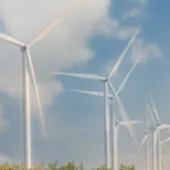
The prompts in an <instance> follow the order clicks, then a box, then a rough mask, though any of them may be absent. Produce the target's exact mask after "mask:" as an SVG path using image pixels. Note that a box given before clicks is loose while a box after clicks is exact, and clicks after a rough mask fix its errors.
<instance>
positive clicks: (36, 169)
mask: <svg viewBox="0 0 170 170" xmlns="http://www.w3.org/2000/svg"><path fill="white" fill-rule="evenodd" d="M0 170H26V169H24V167H23V165H22V164H20V165H19V164H18V165H17V164H14V165H10V164H9V163H8V162H6V163H5V164H3V165H1V166H0ZM30 170H87V168H85V167H84V165H83V163H82V162H81V163H80V164H79V165H75V163H74V161H72V162H68V163H67V164H66V165H62V166H60V167H58V162H57V161H54V162H52V163H49V164H48V166H47V167H45V166H44V164H43V163H42V164H40V165H33V168H32V169H30ZM90 170H107V168H105V166H104V165H102V166H100V167H99V168H92V169H90ZM120 170H135V167H134V166H133V165H131V166H125V165H121V166H120Z"/></svg>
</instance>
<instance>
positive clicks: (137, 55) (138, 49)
mask: <svg viewBox="0 0 170 170" xmlns="http://www.w3.org/2000/svg"><path fill="white" fill-rule="evenodd" d="M131 57H132V61H136V60H137V59H140V62H141V63H147V62H148V60H149V59H153V58H158V59H162V55H161V51H160V48H159V46H157V45H156V44H155V43H148V42H145V41H144V40H143V39H142V38H139V39H137V40H136V42H135V43H134V44H133V46H132V50H131Z"/></svg>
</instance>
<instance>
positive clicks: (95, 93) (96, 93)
mask: <svg viewBox="0 0 170 170" xmlns="http://www.w3.org/2000/svg"><path fill="white" fill-rule="evenodd" d="M70 91H72V92H76V93H82V94H88V95H92V96H100V97H103V96H104V94H103V92H97V91H87V90H77V89H70ZM108 97H109V98H112V97H113V96H112V95H110V94H109V95H108Z"/></svg>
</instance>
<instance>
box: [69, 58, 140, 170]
mask: <svg viewBox="0 0 170 170" xmlns="http://www.w3.org/2000/svg"><path fill="white" fill-rule="evenodd" d="M138 61H139V60H136V62H135V63H134V64H133V65H132V67H131V68H130V70H129V72H128V73H127V74H126V76H125V78H124V79H123V81H122V83H121V84H120V86H119V88H118V90H117V94H118V95H119V93H120V92H121V91H122V90H123V88H124V86H125V85H126V83H127V81H128V80H129V78H130V75H131V74H132V72H133V70H134V69H135V67H136V65H137V63H138ZM70 91H73V92H77V93H82V94H88V95H93V96H98V97H103V96H104V93H103V92H96V91H86V90H77V89H71V90H70ZM108 98H109V100H110V104H111V115H112V119H111V122H112V123H111V127H112V131H113V135H112V139H113V140H112V142H113V144H112V147H113V158H112V160H113V170H115V169H118V153H117V136H118V127H119V125H123V126H124V125H125V123H126V122H125V121H121V122H119V121H118V119H117V118H116V113H115V114H114V112H113V105H114V101H113V98H114V97H113V96H112V95H110V94H108ZM116 120H117V121H116ZM130 123H131V124H134V123H142V122H141V121H137V122H136V121H131V122H130Z"/></svg>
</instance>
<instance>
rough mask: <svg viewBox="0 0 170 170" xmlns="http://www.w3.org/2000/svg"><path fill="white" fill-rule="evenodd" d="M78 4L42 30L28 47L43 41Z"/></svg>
mask: <svg viewBox="0 0 170 170" xmlns="http://www.w3.org/2000/svg"><path fill="white" fill-rule="evenodd" d="M79 4H80V1H79V2H78V3H77V4H75V5H73V6H72V7H71V8H69V9H68V10H67V11H66V12H65V13H64V14H63V15H62V16H60V17H59V18H57V19H56V20H55V21H54V22H53V23H51V24H50V25H49V26H48V27H47V28H46V29H45V30H43V31H42V32H41V33H40V34H38V36H36V37H35V38H34V39H33V40H32V41H31V42H30V43H29V45H33V44H35V43H37V42H38V41H40V40H41V39H43V38H44V37H46V36H47V35H48V34H49V33H50V32H51V31H52V30H53V29H54V28H55V26H56V25H57V24H59V23H60V22H61V21H62V20H63V19H65V18H66V17H67V16H68V15H69V14H70V13H71V12H72V10H73V9H74V8H76V7H77V6H78V5H79Z"/></svg>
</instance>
